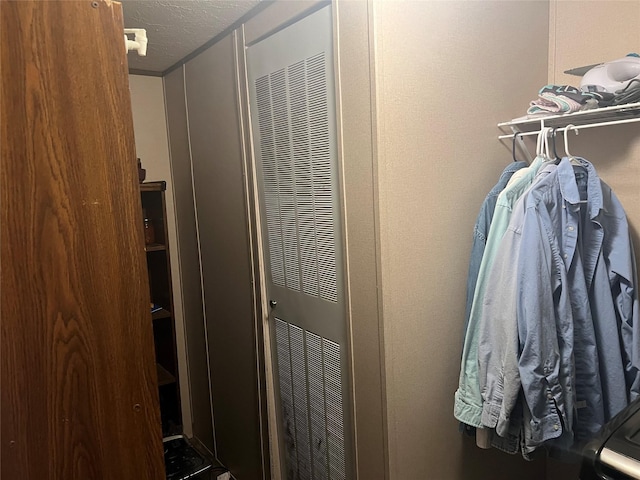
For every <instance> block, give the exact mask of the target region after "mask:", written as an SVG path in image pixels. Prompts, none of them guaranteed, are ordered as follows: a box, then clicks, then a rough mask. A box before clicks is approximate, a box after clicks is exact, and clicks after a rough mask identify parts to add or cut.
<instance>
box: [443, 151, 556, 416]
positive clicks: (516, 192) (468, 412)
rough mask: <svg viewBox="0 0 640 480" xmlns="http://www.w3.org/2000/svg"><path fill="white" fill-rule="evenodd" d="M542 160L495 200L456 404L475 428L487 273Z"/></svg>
mask: <svg viewBox="0 0 640 480" xmlns="http://www.w3.org/2000/svg"><path fill="white" fill-rule="evenodd" d="M543 161H544V157H540V156H538V157H536V158H535V159H534V161H533V162H532V163H531V165H530V166H529V167H528V168H523V169H520V170H518V171H517V172H516V173H515V174H513V177H512V178H514V181H511V182H509V184H508V185H507V187H506V188H505V189H504V190H503V191H502V192H501V193H500V194H499V195H498V199H497V200H496V206H495V210H494V213H493V219H492V221H491V228H490V229H489V236H488V238H487V242H486V245H485V247H484V254H483V256H482V261H481V262H480V268H479V271H478V276H477V281H476V287H475V291H474V294H473V302H472V305H471V310H470V313H469V321H468V325H467V329H466V333H465V341H464V347H463V350H462V361H461V365H460V379H459V383H458V390H457V392H456V394H455V403H454V415H455V417H456V418H457V419H458V420H460V421H461V422H463V423H466V424H467V425H471V426H473V427H481V426H482V423H481V418H482V396H481V395H480V384H479V382H478V324H479V320H480V317H481V315H482V298H483V296H484V291H485V289H486V286H487V276H488V272H489V270H490V267H491V265H492V263H493V259H494V258H495V255H496V253H497V251H498V247H499V245H500V241H501V240H502V236H503V235H504V232H505V231H506V230H507V226H508V225H509V219H510V218H511V211H512V208H513V205H514V204H515V203H516V201H517V200H518V199H519V198H520V196H521V195H522V194H523V193H524V192H525V191H526V190H527V189H528V188H529V187H530V186H531V184H532V183H533V180H534V178H535V176H536V174H537V173H538V170H539V168H540V166H541V165H542V163H543ZM554 167H555V166H554Z"/></svg>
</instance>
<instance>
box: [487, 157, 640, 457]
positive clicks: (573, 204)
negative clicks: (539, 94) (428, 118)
mask: <svg viewBox="0 0 640 480" xmlns="http://www.w3.org/2000/svg"><path fill="white" fill-rule="evenodd" d="M577 161H578V162H579V164H580V165H579V166H575V167H574V165H572V163H571V162H570V161H569V160H568V159H566V158H565V159H563V160H562V161H561V162H560V164H559V165H558V168H557V169H556V170H555V171H553V172H551V173H550V174H549V175H548V176H547V177H546V178H544V179H542V180H540V181H539V182H538V183H536V184H535V185H534V186H533V187H532V188H531V189H530V190H529V192H528V193H527V194H526V195H525V196H523V197H522V199H521V201H520V202H519V203H518V204H517V206H516V208H515V209H514V212H513V215H512V217H511V221H510V223H509V227H508V229H507V232H506V233H505V235H504V237H503V240H502V243H501V245H500V252H499V255H498V256H497V257H496V259H495V261H494V265H493V268H492V271H491V273H490V277H489V285H490V288H487V291H486V292H485V296H484V300H483V315H482V318H481V322H480V339H479V347H478V358H479V376H480V388H481V392H482V398H483V413H482V423H483V424H484V425H486V426H489V427H495V428H496V431H497V433H498V434H500V435H506V434H507V433H508V431H509V427H510V422H511V421H512V419H511V413H512V411H513V408H514V406H515V404H516V400H517V397H518V392H519V391H520V388H522V391H523V393H524V398H525V401H526V404H527V407H528V408H527V413H530V415H527V416H528V417H530V418H529V425H527V426H526V427H527V428H524V429H523V430H524V433H525V443H526V445H527V446H528V447H529V448H535V447H536V446H537V445H540V444H541V443H542V442H545V441H547V440H551V439H554V438H558V437H560V436H561V435H562V438H560V439H559V441H562V440H563V439H564V441H571V440H572V438H573V437H574V434H575V437H576V439H578V440H582V439H586V438H589V437H590V436H591V435H592V434H593V433H594V432H596V431H597V430H598V429H599V428H600V427H601V426H602V425H603V424H604V422H606V421H607V420H608V419H610V418H611V416H613V415H615V413H617V412H618V411H619V410H620V409H621V408H623V407H624V406H625V405H626V404H627V403H628V402H629V400H632V399H634V398H636V397H637V396H638V395H639V394H640V391H639V385H640V374H639V368H640V328H639V325H638V322H639V319H638V308H639V307H638V292H637V275H636V271H635V259H634V255H633V248H632V245H631V241H630V236H629V227H628V224H627V220H626V216H625V213H624V211H623V209H622V206H621V204H620V202H619V201H618V199H617V198H616V197H615V195H614V194H613V192H612V191H611V189H610V188H609V187H608V186H607V185H606V184H604V183H603V182H601V181H600V179H599V178H598V176H597V174H596V172H595V169H594V168H593V166H592V165H591V164H590V163H589V162H587V161H586V160H583V159H577ZM511 427H513V425H511Z"/></svg>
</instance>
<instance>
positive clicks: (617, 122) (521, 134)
mask: <svg viewBox="0 0 640 480" xmlns="http://www.w3.org/2000/svg"><path fill="white" fill-rule="evenodd" d="M543 121H544V120H543ZM635 122H640V117H638V118H627V119H624V120H613V121H610V122H599V123H588V124H586V125H575V126H571V127H570V128H569V130H572V131H573V130H582V129H583V128H594V127H605V126H607V125H621V124H623V123H635ZM543 126H546V127H548V126H549V125H543ZM540 130H542V128H541V129H540ZM540 130H533V131H531V132H516V133H510V134H508V135H499V136H498V138H499V139H500V140H505V139H507V138H509V139H511V138H513V137H514V135H518V136H519V137H526V136H529V135H537V134H538V133H540ZM566 130H567V127H559V128H556V132H565V131H566Z"/></svg>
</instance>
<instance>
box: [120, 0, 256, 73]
mask: <svg viewBox="0 0 640 480" xmlns="http://www.w3.org/2000/svg"><path fill="white" fill-rule="evenodd" d="M121 1H122V9H123V14H124V26H125V28H145V29H146V30H147V37H148V38H149V44H148V47H147V56H146V57H140V56H138V54H137V53H136V52H133V51H132V52H130V53H129V54H128V56H127V57H128V61H129V68H130V69H137V70H146V71H150V72H158V73H160V72H163V71H165V70H166V69H167V68H169V67H171V66H172V65H174V64H175V63H176V62H179V61H180V60H182V59H183V58H184V57H186V56H187V55H189V54H190V53H191V52H193V51H194V50H196V49H197V48H198V47H201V46H202V45H204V44H205V43H207V42H208V41H209V40H211V39H212V38H214V37H215V36H216V35H218V34H220V33H222V32H224V31H225V30H226V29H227V28H229V27H230V26H232V25H233V24H234V23H235V22H236V21H238V20H239V19H240V18H241V17H242V16H243V15H245V14H246V13H247V12H248V11H249V10H251V9H252V8H253V7H255V6H256V5H258V3H260V0H235V1H229V0H121Z"/></svg>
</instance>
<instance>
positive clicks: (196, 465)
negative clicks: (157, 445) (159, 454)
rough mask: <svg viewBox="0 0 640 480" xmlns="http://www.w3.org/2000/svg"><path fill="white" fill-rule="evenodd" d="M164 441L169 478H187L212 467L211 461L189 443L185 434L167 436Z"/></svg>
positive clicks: (165, 463)
mask: <svg viewBox="0 0 640 480" xmlns="http://www.w3.org/2000/svg"><path fill="white" fill-rule="evenodd" d="M163 443H164V466H165V469H166V471H167V480H187V479H191V478H194V477H196V476H197V475H200V474H202V473H204V472H206V471H207V470H209V469H211V462H210V461H209V460H207V459H206V458H204V457H203V456H202V455H201V454H200V453H198V452H197V451H196V449H195V448H193V447H192V446H191V445H189V443H188V442H187V439H186V438H185V437H184V435H174V436H172V437H166V438H165V439H164V440H163Z"/></svg>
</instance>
